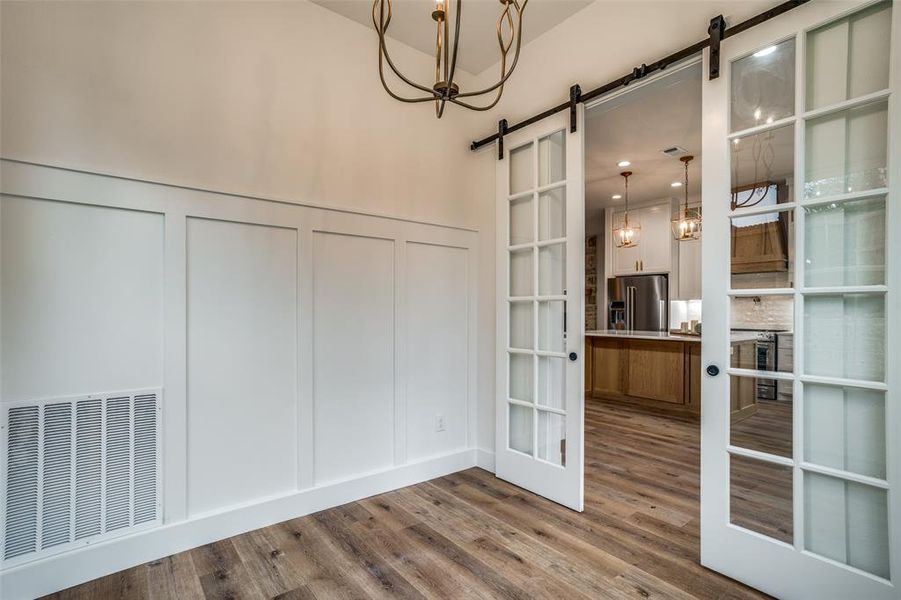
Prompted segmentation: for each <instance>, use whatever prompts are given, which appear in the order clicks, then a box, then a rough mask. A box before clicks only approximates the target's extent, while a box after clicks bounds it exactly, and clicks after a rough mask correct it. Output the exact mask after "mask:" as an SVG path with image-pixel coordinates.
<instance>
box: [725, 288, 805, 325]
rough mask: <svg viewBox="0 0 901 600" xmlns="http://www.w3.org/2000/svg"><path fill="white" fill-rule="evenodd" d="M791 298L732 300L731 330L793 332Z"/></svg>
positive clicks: (793, 307) (767, 297)
mask: <svg viewBox="0 0 901 600" xmlns="http://www.w3.org/2000/svg"><path fill="white" fill-rule="evenodd" d="M794 309H795V304H794V298H793V297H792V296H753V297H749V298H745V297H742V298H733V299H732V328H733V329H774V330H785V331H793V330H794V313H795V310H794Z"/></svg>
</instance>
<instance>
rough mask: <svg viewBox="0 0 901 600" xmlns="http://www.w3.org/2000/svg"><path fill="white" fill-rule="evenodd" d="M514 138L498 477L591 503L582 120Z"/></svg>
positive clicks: (501, 321) (500, 262) (504, 196)
mask: <svg viewBox="0 0 901 600" xmlns="http://www.w3.org/2000/svg"><path fill="white" fill-rule="evenodd" d="M578 109H579V110H578V114H577V122H578V125H579V127H578V129H577V131H576V132H575V133H570V130H569V114H568V113H566V112H564V113H558V114H557V115H554V116H552V117H548V118H547V119H544V120H542V121H540V122H539V123H537V124H534V125H531V126H529V127H527V128H525V129H523V130H521V131H518V132H516V133H514V134H510V135H507V136H505V137H504V146H505V148H506V150H505V152H504V156H503V158H502V159H501V160H499V161H498V166H497V243H496V245H497V260H496V265H497V340H496V343H497V402H496V408H497V412H496V421H495V423H496V427H495V435H496V452H495V472H496V474H497V476H498V477H500V478H502V479H505V480H507V481H509V482H511V483H514V484H516V485H518V486H521V487H523V488H526V489H528V490H531V491H533V492H535V493H537V494H540V495H542V496H545V497H547V498H549V499H551V500H554V501H555V502H559V503H560V504H563V505H565V506H568V507H570V508H572V509H575V510H579V511H581V510H582V498H583V492H582V484H583V481H582V476H583V465H582V454H583V447H582V440H583V432H582V429H583V408H584V407H583V400H584V399H583V396H582V390H583V385H582V379H583V368H582V347H583V342H584V323H583V317H582V295H583V293H584V292H583V289H584V281H583V278H584V268H583V262H584V256H583V246H584V239H583V238H584V173H583V170H584V169H583V151H584V150H583V146H584V144H583V140H584V133H583V128H582V123H583V119H584V110H583V108H582V106H581V105H579V107H578Z"/></svg>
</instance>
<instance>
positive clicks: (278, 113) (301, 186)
mask: <svg viewBox="0 0 901 600" xmlns="http://www.w3.org/2000/svg"><path fill="white" fill-rule="evenodd" d="M0 11H2V32H0V34H2V48H0V50H2V52H0V60H2V64H0V78H2V79H0V84H2V98H0V100H2V114H0V121H2V122H0V125H2V130H3V136H2V139H0V155H2V158H3V159H6V160H4V161H3V163H2V169H3V172H2V175H3V177H2V188H0V191H2V193H3V198H2V201H0V222H2V238H0V250H2V261H3V264H2V267H3V271H2V279H0V284H2V288H0V303H2V314H0V318H2V333H3V335H2V342H0V357H2V369H0V378H2V385H0V393H2V402H3V403H8V402H12V401H20V400H29V399H34V398H38V397H41V398H44V397H56V396H63V395H72V394H80V393H90V392H92V391H108V390H113V389H129V388H136V387H141V388H144V387H157V386H159V387H162V388H163V403H164V411H163V414H164V417H163V419H164V422H163V427H164V433H163V435H164V448H163V449H164V465H163V469H164V470H163V477H164V486H163V488H164V519H165V525H164V527H163V529H159V530H156V531H152V532H147V533H142V534H139V535H137V536H132V537H131V538H124V539H123V540H121V541H117V542H114V543H109V544H102V545H100V544H98V545H95V546H93V547H91V546H89V547H87V548H85V549H84V550H78V551H75V552H71V553H66V554H65V555H59V556H57V557H55V558H51V559H47V560H43V561H39V562H35V563H31V564H27V565H22V566H21V567H16V568H14V569H11V570H7V571H6V572H4V577H3V594H2V595H3V597H4V598H6V597H10V598H15V597H27V596H33V595H38V594H43V593H48V592H52V591H54V590H56V589H59V588H60V587H64V586H68V585H72V584H74V583H77V582H78V581H81V580H84V579H89V578H93V577H96V576H100V575H103V574H105V573H109V572H112V571H116V570H119V569H122V568H126V567H128V566H131V565H133V564H136V563H139V562H143V561H146V560H150V559H152V558H153V557H156V556H162V555H165V554H169V553H172V552H175V551H179V550H183V549H186V548H189V547H192V546H195V545H198V544H202V543H206V542H209V541H212V540H215V539H219V538H222V537H225V536H227V535H233V534H235V533H238V532H240V531H244V530H247V529H251V528H255V527H260V526H263V525H265V524H267V523H271V522H274V521H279V520H284V519H288V518H291V517H293V516H297V515H299V514H304V513H305V512H310V511H312V510H319V509H322V508H326V507H328V506H332V505H335V504H338V503H341V502H346V501H349V500H352V499H354V498H358V497H361V496H365V495H369V494H373V493H378V492H380V491H385V490H387V489H392V488H393V487H398V486H401V485H407V484H410V483H414V482H416V481H419V480H422V479H424V478H429V477H434V476H437V475H440V474H443V473H446V472H451V471H454V470H458V469H460V468H466V467H468V466H471V465H472V464H474V462H475V452H474V450H473V447H474V445H475V443H476V433H475V432H476V427H477V423H476V418H477V414H476V406H477V401H476V400H477V394H489V395H491V397H492V398H493V380H494V375H493V372H492V371H491V368H492V365H493V360H492V358H491V357H493V331H494V328H493V317H492V315H493V310H494V309H493V302H483V301H481V300H480V298H479V294H480V289H484V288H482V287H481V286H482V285H483V282H485V281H489V282H493V277H494V276H493V265H492V264H491V263H490V261H478V260H477V257H478V255H479V253H480V252H481V251H482V250H481V248H482V247H485V248H488V249H489V250H488V251H486V252H485V255H486V256H489V257H490V256H493V249H491V248H492V245H491V244H492V243H493V242H491V241H490V240H488V241H487V242H486V240H483V239H482V238H481V236H480V235H479V234H478V233H477V231H476V228H478V227H479V224H480V222H481V220H482V219H483V213H485V212H486V211H487V213H488V214H490V213H492V212H493V206H492V198H493V193H492V192H491V190H490V189H489V186H486V185H482V183H483V182H480V181H479V180H478V179H477V178H476V177H473V176H471V174H473V167H474V165H476V164H477V162H478V159H477V157H476V156H475V155H473V154H472V153H471V152H470V151H469V150H468V140H469V137H470V135H469V134H470V132H471V131H473V130H474V127H473V126H472V123H473V122H474V120H475V117H474V115H472V114H470V113H466V112H463V111H460V110H449V111H448V112H447V114H446V115H445V117H444V118H443V119H442V120H441V121H437V120H436V119H435V117H434V113H433V108H432V107H431V106H429V105H420V106H409V105H404V104H401V103H398V102H396V101H394V100H391V99H390V98H388V97H387V95H386V94H385V92H384V91H383V90H382V89H381V86H380V84H379V83H378V79H377V71H376V69H375V68H374V65H375V52H374V41H375V36H374V34H373V32H372V31H371V30H369V29H367V28H364V27H362V26H360V25H357V24H355V23H353V22H350V21H348V20H346V19H344V18H341V17H338V16H337V15H334V14H333V13H331V12H329V11H326V10H324V9H322V8H320V7H318V6H315V5H313V4H311V3H309V2H306V1H290V2H265V3H261V2H246V3H242V2H235V3H225V2H143V3H112V2H80V3H70V2H48V3H28V2H23V3H3V4H2V8H0ZM394 52H395V54H396V55H397V57H398V58H399V60H401V61H402V62H404V63H405V64H408V65H411V67H412V68H413V69H414V70H418V71H419V72H421V73H422V74H423V76H424V77H428V76H429V70H430V68H431V67H430V65H431V58H430V57H427V56H425V55H423V54H420V53H418V52H416V51H413V50H411V49H409V48H404V47H403V46H401V45H397V49H396V50H395V51H394ZM367 57H368V58H367ZM18 161H24V163H33V164H24V163H23V162H18ZM39 165H52V166H56V167H62V168H63V169H56V168H47V167H42V166H39ZM68 169H75V170H78V171H83V172H76V171H71V170H68ZM91 173H105V174H110V175H113V176H115V177H112V178H110V177H100V176H96V175H92V174H91ZM127 178H132V179H127ZM134 180H144V181H149V182H160V183H163V184H172V185H171V186H168V185H157V184H154V183H141V182H138V181H134ZM209 190H212V191H213V192H222V193H213V192H210V191H209ZM486 199H487V201H486ZM271 200H279V201H280V202H275V201H271ZM311 206H320V207H328V208H329V209H328V210H326V209H320V208H310V207H311ZM331 209H339V210H331ZM379 215H384V216H379ZM426 223H429V224H426ZM492 239H493V236H492ZM488 293H493V291H492V290H488ZM482 357H483V358H482ZM480 361H481V363H482V364H483V365H485V366H484V368H483V367H481V366H480ZM488 402H489V400H487V399H485V400H482V402H481V404H487V403H488ZM438 415H441V416H443V417H444V419H443V420H444V423H445V427H444V431H436V426H435V425H436V416H438Z"/></svg>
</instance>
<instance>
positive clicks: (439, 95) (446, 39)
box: [372, 0, 529, 119]
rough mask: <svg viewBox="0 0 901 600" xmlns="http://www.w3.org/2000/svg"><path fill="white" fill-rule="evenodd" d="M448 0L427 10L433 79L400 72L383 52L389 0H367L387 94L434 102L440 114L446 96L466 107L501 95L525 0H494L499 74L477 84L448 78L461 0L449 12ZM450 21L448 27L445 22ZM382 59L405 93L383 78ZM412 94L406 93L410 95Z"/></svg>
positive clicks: (514, 57) (488, 104) (484, 106)
mask: <svg viewBox="0 0 901 600" xmlns="http://www.w3.org/2000/svg"><path fill="white" fill-rule="evenodd" d="M452 1H453V0H436V1H435V9H434V10H433V11H432V13H431V14H432V20H433V21H435V23H436V24H437V32H436V35H435V82H434V83H431V84H423V83H418V82H416V81H414V80H413V79H411V78H410V77H407V76H406V75H404V74H403V73H402V72H401V70H400V69H399V68H398V67H397V66H396V65H395V64H394V61H393V60H392V59H391V56H390V55H389V54H388V47H387V45H386V43H385V38H386V37H387V35H388V26H389V25H390V23H391V13H392V7H391V0H373V2H372V24H373V25H374V26H375V30H376V32H377V33H378V35H379V78H380V79H381V81H382V87H384V88H385V91H386V92H388V95H389V96H391V97H392V98H394V99H395V100H400V101H401V102H409V103H417V102H434V103H435V115H436V116H437V117H438V118H439V119H440V118H441V116H442V115H443V114H444V107H445V105H446V104H447V103H448V102H450V103H452V104H456V105H458V106H462V107H463V108H468V109H470V110H476V111H485V110H489V109H491V108H492V107H494V105H496V104H497V103H498V101H499V100H500V99H501V94H503V93H504V84H505V83H506V82H507V80H508V79H509V78H510V75H512V74H513V69H515V68H516V63H517V62H518V61H519V50H520V47H521V46H522V16H523V13H524V12H525V10H526V5H527V4H528V3H529V0H500V7H499V11H500V14H499V16H498V18H497V21H496V23H495V31H496V33H497V49H498V64H499V66H500V74H499V75H498V78H497V79H496V80H494V83H492V84H491V85H488V86H487V87H484V88H482V89H477V90H466V89H462V88H461V87H460V85H459V84H458V82H457V80H456V79H455V78H454V77H455V75H456V74H457V54H458V50H459V48H458V46H459V41H460V23H461V15H462V10H463V0H455V4H454V9H453V16H452V15H451V2H452ZM451 20H453V22H454V26H453V28H451V26H450V22H451ZM385 63H388V67H390V69H391V71H392V72H393V74H394V75H395V76H396V78H397V79H399V80H400V81H401V82H402V83H403V84H405V85H406V86H407V87H405V88H404V89H405V90H407V92H406V93H403V92H395V91H394V90H392V89H391V87H390V86H389V85H388V82H387V81H386V80H385ZM411 94H412V95H411ZM485 96H488V97H487V98H486V99H484V100H482V101H481V102H480V103H473V102H472V100H477V99H478V98H480V97H485ZM491 96H493V98H492V97H491Z"/></svg>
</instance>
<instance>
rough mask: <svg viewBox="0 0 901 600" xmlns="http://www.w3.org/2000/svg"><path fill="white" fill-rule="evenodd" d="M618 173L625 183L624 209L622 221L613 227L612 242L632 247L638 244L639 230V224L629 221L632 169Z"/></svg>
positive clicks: (617, 245)
mask: <svg viewBox="0 0 901 600" xmlns="http://www.w3.org/2000/svg"><path fill="white" fill-rule="evenodd" d="M620 175H622V177H623V180H625V185H626V193H625V197H626V210H625V211H624V212H623V220H622V223H620V224H619V226H618V227H614V228H613V244H614V245H615V246H616V247H617V248H632V247H633V246H637V245H638V232H639V231H640V230H641V226H640V225H634V224H632V223H630V222H629V177H630V176H631V175H632V171H623V172H622V173H620Z"/></svg>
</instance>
